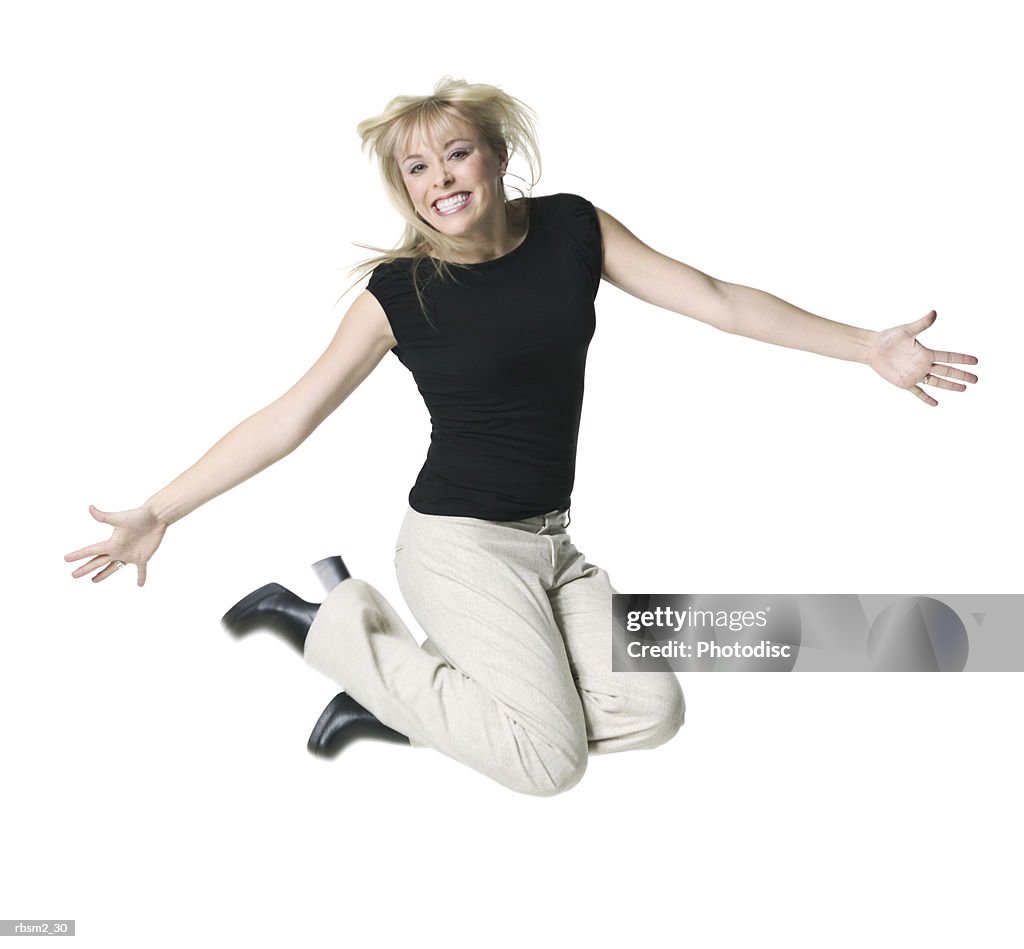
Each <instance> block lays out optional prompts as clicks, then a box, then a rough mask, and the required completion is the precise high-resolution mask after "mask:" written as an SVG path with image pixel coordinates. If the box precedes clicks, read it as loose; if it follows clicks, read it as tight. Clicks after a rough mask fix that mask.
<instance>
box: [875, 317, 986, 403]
mask: <svg viewBox="0 0 1024 949" xmlns="http://www.w3.org/2000/svg"><path fill="white" fill-rule="evenodd" d="M935 318H936V313H935V311H934V310H931V311H930V312H929V313H926V314H925V315H924V316H922V317H921V319H919V320H917V321H916V322H914V323H904V324H903V325H902V326H894V327H893V328H892V329H888V330H883V331H882V332H881V333H878V334H877V335H876V337H875V341H874V343H873V344H872V346H871V349H870V350H869V352H868V357H867V364H868V365H869V366H870V367H871V368H872V369H874V370H875V372H877V373H878V374H879V375H880V376H881V377H882V378H883V379H885V380H887V381H888V382H891V383H892V384H893V385H895V386H899V387H900V388H901V389H909V390H910V391H911V392H913V393H914V395H916V396H917V397H918V398H919V399H921V401H922V402H925V403H926V404H927V405H938V404H939V403H938V402H937V401H936V400H935V399H933V398H932V397H931V396H930V395H928V393H927V392H925V391H924V389H922V388H921V386H922V385H928V386H935V387H936V388H938V389H951V390H953V391H954V392H963V391H964V390H965V389H966V388H967V386H965V385H963V384H962V383H964V382H977V381H978V377H977V376H976V375H974V374H973V373H970V372H964V370H962V369H954V368H953V367H952V366H946V365H943V363H963V364H966V365H969V366H973V365H975V364H976V363H977V362H978V360H977V358H976V357H975V356H968V355H966V354H965V353H949V352H941V351H938V350H934V349H929V348H928V347H927V346H922V345H921V343H919V342H918V341H917V339H916V338H915V337H916V336H917V335H918V333H923V332H924V331H925V330H926V329H928V327H929V326H931V325H932V323H934V322H935ZM951 379H955V380H958V381H956V382H951V381H950V380H951Z"/></svg>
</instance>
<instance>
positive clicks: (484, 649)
mask: <svg viewBox="0 0 1024 949" xmlns="http://www.w3.org/2000/svg"><path fill="white" fill-rule="evenodd" d="M530 114H531V113H530V110H529V109H528V108H527V107H526V106H525V105H524V104H523V103H521V102H519V101H518V100H516V99H514V98H512V97H511V96H508V95H507V94H505V93H504V92H502V91H501V90H499V89H497V88H495V87H493V86H488V85H470V84H467V83H464V82H461V81H454V80H450V79H447V78H446V79H444V80H442V81H441V82H440V83H439V84H438V85H437V86H436V87H435V90H434V93H433V95H432V96H427V97H399V98H396V99H394V100H392V101H391V102H390V103H389V105H388V107H387V108H386V109H385V111H384V112H383V113H381V114H380V115H378V116H376V117H374V118H371V119H368V120H366V121H365V122H363V123H361V124H360V126H359V133H360V135H361V136H362V139H363V144H364V147H368V148H369V149H370V150H371V152H372V153H373V154H374V155H375V156H376V158H377V160H378V162H379V165H380V170H381V173H382V176H383V179H384V182H385V186H386V189H387V191H388V193H389V196H390V198H391V200H392V203H393V204H394V205H395V207H396V208H397V209H398V211H399V212H400V213H401V214H402V216H403V218H404V219H405V221H406V233H405V239H404V241H403V243H402V244H401V246H400V247H398V248H396V249H395V250H393V251H390V252H387V253H383V254H381V255H380V256H378V257H375V258H373V259H371V260H369V261H367V262H365V263H364V265H363V267H362V274H363V275H365V273H367V272H370V271H372V273H371V276H370V280H369V282H368V284H367V288H366V289H365V290H364V291H363V292H362V293H360V295H359V296H358V297H357V298H356V300H355V301H354V302H353V304H352V305H351V307H350V308H349V310H348V312H347V313H346V315H345V317H344V319H343V320H342V322H341V325H340V327H339V329H338V331H337V334H336V336H335V338H334V340H333V341H332V342H331V344H330V345H329V346H328V348H327V349H326V351H325V352H324V353H323V355H322V356H321V357H320V358H319V360H318V361H317V362H316V363H315V364H314V365H313V367H312V368H311V369H310V370H309V371H308V372H307V373H306V374H305V375H304V376H303V377H302V378H301V379H300V380H299V381H298V382H297V383H296V384H295V385H294V386H293V387H292V388H291V389H290V390H289V391H288V392H286V393H285V394H284V395H283V396H281V398H279V399H278V400H277V401H275V402H274V403H272V404H270V405H268V406H267V407H266V408H264V409H262V410H261V411H260V412H258V413H256V414H255V415H254V416H252V417H251V418H249V419H246V420H245V421H244V422H242V423H241V424H240V425H239V426H237V427H236V428H235V429H233V430H232V431H231V432H229V433H228V434H227V435H225V436H224V438H222V439H221V440H220V441H219V442H218V443H217V444H216V445H214V446H213V447H212V448H211V449H210V450H209V451H208V452H207V453H206V454H205V455H204V456H203V457H202V458H201V459H200V460H199V461H198V462H196V464H194V465H193V466H192V467H191V468H189V469H188V470H187V471H185V472H184V473H183V474H181V475H180V476H179V477H178V478H177V479H175V480H174V481H173V482H171V483H170V484H169V485H168V486H167V487H165V488H163V489H162V490H161V491H159V492H157V494H155V495H154V496H153V497H152V498H150V499H149V500H148V501H147V502H146V503H145V504H144V505H143V506H142V507H140V508H137V509H135V510H131V511H123V512H119V513H106V512H101V511H99V510H97V509H96V508H93V507H91V508H90V511H91V512H92V515H93V517H94V518H95V519H96V520H98V521H100V522H102V523H105V524H109V525H111V526H112V527H113V528H114V531H113V535H112V536H111V538H110V539H109V540H107V541H104V542H101V543H98V544H93V545H91V546H89V547H85V548H83V549H81V550H77V551H75V552H73V553H70V554H67V555H66V557H65V559H66V560H68V561H77V560H83V559H85V558H91V559H89V560H88V562H87V563H85V564H83V565H82V566H80V567H78V568H77V569H76V570H75V571H74V572H73V574H72V575H73V576H75V577H82V576H86V575H87V574H90V573H94V572H96V575H95V576H94V577H93V580H94V581H101V580H104V579H106V578H107V577H109V576H110V575H112V574H113V573H114V572H115V571H116V570H118V569H119V568H120V567H122V566H124V565H125V564H127V563H134V564H136V566H137V569H138V584H139V585H140V586H142V585H143V584H144V583H145V581H146V570H147V564H148V562H149V560H150V558H151V557H152V556H153V554H154V552H155V551H156V550H157V548H158V547H159V545H160V542H161V540H162V538H163V535H164V532H165V531H166V529H167V527H168V526H169V525H170V524H173V523H174V522H175V521H177V520H179V519H180V518H181V517H184V516H185V515H186V514H188V513H189V512H191V511H193V510H195V509H196V508H197V507H199V506H200V505H201V504H203V503H205V502H206V501H208V500H210V499H211V498H213V497H216V496H217V495H219V494H221V493H223V492H224V491H227V490H228V489H230V488H232V487H234V486H235V485H237V484H239V483H241V482H242V481H245V480H246V479H247V478H249V477H251V476H252V475H254V474H256V473H257V472H259V471H261V470H263V469H264V468H266V467H267V466H269V465H271V464H273V463H274V462H276V461H278V460H279V459H281V458H283V457H284V456H285V455H287V454H289V453H290V452H291V451H293V450H294V449H295V448H296V447H298V445H299V444H301V443H302V442H303V441H304V440H305V439H306V438H307V437H308V436H309V435H310V434H311V433H312V432H313V430H314V429H315V428H316V427H317V426H318V425H319V424H320V423H321V422H322V421H323V420H324V419H325V418H327V416H328V415H330V414H331V413H332V412H333V411H334V410H335V409H336V408H337V407H338V406H339V405H340V404H341V403H342V402H343V401H344V400H345V399H346V398H347V397H348V396H349V395H350V394H351V393H352V391H353V390H354V389H355V388H356V387H357V386H358V385H359V384H360V383H361V382H362V381H363V380H364V379H365V378H366V377H367V376H368V375H369V373H370V372H371V371H372V370H373V369H374V367H375V366H376V365H377V364H378V363H379V362H380V361H381V359H383V357H384V355H385V354H386V353H387V352H388V351H389V350H390V351H394V353H395V354H396V356H398V358H399V359H400V360H401V361H402V363H403V364H404V365H405V366H406V367H407V368H408V369H409V370H410V371H411V372H412V373H413V375H414V377H415V380H416V383H417V385H418V387H419V389H420V392H421V394H422V395H423V397H424V400H425V402H426V404H427V406H428V408H429V410H430V415H431V419H432V425H433V431H432V435H431V444H430V448H429V451H428V454H427V459H426V462H425V463H424V465H423V468H422V470H421V471H420V473H419V476H418V478H417V480H416V483H415V485H414V486H413V488H412V490H411V492H410V494H409V508H408V510H407V512H406V516H405V520H404V521H403V524H402V527H401V530H400V532H399V536H398V540H397V544H396V548H395V566H396V570H397V574H398V580H399V586H400V588H401V591H402V594H403V596H404V597H405V598H406V600H407V602H408V605H409V607H410V609H411V610H412V613H413V615H414V616H415V617H416V619H417V621H418V622H419V623H420V624H421V625H422V626H423V628H424V630H425V631H426V632H427V635H428V638H427V640H426V641H425V642H424V643H423V645H422V646H419V645H417V643H416V640H415V639H414V638H413V637H412V635H411V634H410V633H409V631H408V629H407V628H406V627H405V625H404V624H403V623H402V621H401V620H400V618H399V617H398V616H397V615H396V614H395V612H394V611H393V609H392V608H391V606H390V605H389V604H388V603H387V602H386V601H385V600H384V599H383V597H381V595H380V594H379V593H378V592H377V591H376V590H375V589H374V588H373V587H372V586H370V585H369V584H367V583H365V582H363V581H361V580H357V579H353V578H350V577H349V576H348V572H347V570H346V569H345V567H344V564H343V562H342V561H341V558H340V557H334V558H328V559H327V560H325V561H321V562H320V563H319V564H317V565H316V567H317V568H318V572H320V574H321V576H322V577H323V578H324V579H325V580H326V582H327V586H328V589H329V592H328V595H327V597H326V599H325V600H324V602H323V604H321V605H319V606H318V605H317V604H315V603H308V602H306V601H303V600H301V599H299V598H298V597H297V596H295V595H294V594H292V593H291V592H290V591H289V590H286V589H285V588H284V587H281V586H279V585H277V584H268V585H267V586H265V587H261V588H260V589H258V590H256V591H254V592H253V593H251V594H249V596H247V597H245V598H244V599H242V600H241V601H240V602H239V603H237V604H236V605H235V606H234V607H232V608H231V609H230V610H229V611H228V613H227V614H226V615H225V617H224V622H225V624H226V625H227V626H228V627H229V628H230V629H232V630H233V631H235V632H238V633H241V632H245V631H246V630H248V629H250V628H253V627H254V626H259V625H272V626H274V627H275V628H276V629H277V630H278V631H279V632H281V633H282V634H283V635H284V636H285V638H287V639H288V640H289V641H290V642H291V643H292V644H293V645H295V646H296V647H297V648H299V649H300V650H302V652H303V655H304V657H305V659H306V661H307V662H308V663H309V664H310V665H312V666H313V667H314V668H317V669H319V670H320V671H322V672H324V673H326V674H327V675H329V676H330V677H331V678H332V679H334V680H335V681H336V682H337V683H339V684H340V685H341V686H342V687H343V688H344V689H345V691H344V692H343V693H341V694H340V695H339V696H337V697H336V698H335V700H334V701H332V703H331V704H330V705H329V706H328V707H327V709H326V710H325V711H324V714H323V715H322V716H321V719H320V721H319V722H318V723H317V727H316V728H315V729H314V732H313V735H312V736H311V738H310V748H311V749H312V750H314V751H320V752H327V751H329V750H331V749H332V748H333V747H336V746H337V744H338V743H339V742H342V741H344V740H347V739H348V738H350V737H352V735H353V734H356V733H363V734H365V733H377V734H380V735H390V736H393V737H397V738H399V739H400V740H406V741H408V742H409V743H410V744H413V745H416V746H429V747H432V748H435V749H437V750H440V751H442V752H444V753H445V754H448V755H450V756H451V757H453V758H455V759H457V760H459V761H462V762H464V763H466V764H468V765H470V766H472V767H474V768H476V769H477V770H479V771H481V772H483V773H484V774H487V775H489V776H490V777H492V778H494V779H495V780H498V781H500V782H502V783H503V784H505V785H506V786H508V787H510V788H513V789H515V790H518V791H522V792H525V793H530V794H542V795H548V794H554V793H558V792H560V791H564V790H567V789H568V788H571V787H573V786H574V785H575V784H576V783H577V782H578V781H579V779H580V778H581V776H582V774H583V772H584V770H585V768H586V763H587V757H588V754H589V753H601V752H611V751H619V750H626V749H630V748H650V747H654V746H657V745H659V744H662V743H663V742H665V741H667V740H668V739H669V738H671V737H672V736H673V735H674V734H675V732H676V731H677V729H678V728H679V726H680V725H681V724H682V721H683V717H684V702H683V697H682V693H681V691H680V688H679V684H678V680H677V678H676V676H675V675H674V674H673V673H672V672H669V671H666V672H664V673H651V672H644V673H626V672H612V661H611V651H612V643H611V636H610V617H611V597H612V594H613V592H614V591H613V588H612V586H611V584H610V582H609V578H608V575H607V573H606V572H605V571H604V570H602V569H601V568H600V567H597V566H595V565H594V564H591V563H589V562H588V561H587V560H586V559H585V558H584V556H583V555H582V554H581V553H580V551H579V550H578V549H577V548H576V547H575V546H574V545H573V544H572V541H571V539H570V537H569V535H568V533H567V530H566V528H567V526H568V523H569V517H568V514H569V505H570V494H571V490H572V486H573V480H574V477H575V459H576V438H577V433H578V427H579V420H580V410H581V405H582V395H583V377H584V368H585V363H586V354H587V348H588V346H589V343H590V339H591V337H592V335H593V332H594V307H593V302H594V297H595V295H596V293H597V289H598V286H599V284H600V280H601V279H602V278H603V279H605V280H607V281H609V282H610V283H612V284H614V285H615V286H618V287H619V288H621V289H623V290H625V291H627V292H628V293H631V294H632V295H634V296H636V297H638V298H639V299H641V300H645V301H647V302H649V303H653V304H655V305H657V306H661V307H665V308H667V309H670V310H674V311H676V312H679V313H683V314H685V315H687V316H691V317H693V318H695V319H698V320H701V321H703V322H707V323H710V324H711V325H713V326H715V327H717V328H718V329H722V330H724V331H726V332H729V333H735V334H739V335H743V336H748V337H752V338H755V339H760V340H763V341H765V342H770V343H775V344H777V345H781V346H788V347H793V348H797V349H803V350H808V351H810V352H816V353H820V354H822V355H827V356H832V357H835V358H839V359H846V360H853V361H859V362H864V363H867V364H868V365H869V366H871V367H872V368H873V369H874V370H875V371H876V372H877V373H878V374H879V375H881V376H882V377H883V378H884V379H886V380H888V381H889V382H891V383H893V384H895V385H897V386H900V387H901V388H905V389H909V390H910V391H911V392H913V393H914V395H916V396H917V397H918V398H920V399H921V400H922V401H924V402H925V403H926V404H929V405H935V404H936V402H935V400H934V399H933V398H932V397H931V396H930V395H928V394H927V393H925V391H924V390H923V389H922V388H921V385H928V386H931V387H934V388H943V389H949V390H958V391H962V390H964V389H966V385H964V383H966V382H972V383H973V382H976V381H977V379H976V377H975V376H974V375H972V374H971V373H968V372H965V371H963V370H960V369H957V368H954V367H953V366H950V365H945V364H946V363H970V364H973V363H976V362H977V360H976V359H975V358H974V357H973V356H967V355H963V354H960V353H948V352H935V351H932V350H930V349H927V348H926V347H924V346H922V345H921V344H920V343H919V342H918V341H917V340H916V339H915V337H916V335H917V334H918V333H920V332H921V331H922V330H924V329H926V328H927V327H928V326H930V325H931V324H932V323H933V322H934V320H935V316H936V314H935V312H934V311H932V312H930V313H929V314H927V315H926V316H924V317H922V318H921V319H920V320H918V321H916V322H914V323H911V324H907V325H904V326H898V327H895V328H893V329H890V330H886V331H885V332H880V333H879V332H872V331H870V330H866V329H859V328H856V327H852V326H847V325H844V324H841V323H835V322H832V321H830V320H826V319H822V318H821V317H818V316H814V315H812V314H810V313H806V312H805V311H803V310H800V309H798V308H796V307H794V306H792V305H791V304H789V303H786V302H785V301H783V300H780V299H778V298H777V297H773V296H771V295H770V294H766V293H763V292H762V291H759V290H754V289H752V288H749V287H744V286H740V285H736V284H730V283H726V282H723V281H720V280H716V279H714V278H712V277H710V276H708V275H706V274H704V273H701V272H700V271H697V270H694V269H692V268H690V267H688V266H686V265H685V264H683V263H680V262H679V261H676V260H673V259H671V258H669V257H666V256H664V255H662V254H659V253H657V252H656V251H654V250H652V249H651V248H650V247H648V246H647V245H645V244H644V243H642V242H641V241H640V240H638V239H637V238H636V237H635V236H634V235H633V234H632V233H630V231H628V230H627V229H626V228H625V227H624V226H623V225H622V224H620V223H619V222H618V221H617V220H616V219H615V218H614V217H612V216H611V215H610V214H608V213H606V212H605V211H603V210H601V209H599V208H595V207H594V206H593V205H592V204H591V203H590V202H589V201H587V200H586V199H585V198H583V197H581V196H578V195H574V194H557V195H547V196H544V197H522V198H520V199H516V200H512V201H509V200H508V198H507V196H506V193H505V187H504V183H503V180H502V179H503V177H504V176H505V174H506V169H507V165H508V160H509V156H510V154H513V153H516V152H517V151H519V152H522V153H523V154H524V156H525V157H526V159H527V161H528V162H529V164H530V168H531V179H532V180H531V182H530V187H531V188H532V185H533V183H534V182H535V181H536V179H537V178H538V177H539V167H540V163H539V158H538V153H537V148H536V140H535V134H534V130H533V124H532V121H531V118H530ZM97 571H98V572H97Z"/></svg>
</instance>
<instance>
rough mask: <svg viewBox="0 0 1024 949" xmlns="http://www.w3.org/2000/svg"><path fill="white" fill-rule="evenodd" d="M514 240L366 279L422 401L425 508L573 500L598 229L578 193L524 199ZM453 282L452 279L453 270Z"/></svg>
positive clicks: (481, 512) (483, 510)
mask: <svg viewBox="0 0 1024 949" xmlns="http://www.w3.org/2000/svg"><path fill="white" fill-rule="evenodd" d="M527 201H528V207H529V229H528V231H527V234H526V237H525V239H524V240H523V242H522V243H521V244H519V246H518V247H516V248H515V249H514V250H512V251H511V252H510V253H508V254H506V255H505V256H503V257H499V258H497V259H495V260H488V261H484V262H483V263H479V264H459V265H450V266H451V272H452V277H453V278H454V280H453V279H451V278H449V279H443V280H442V279H441V278H440V277H438V275H437V274H436V272H435V271H434V266H433V263H432V262H431V261H429V260H425V261H422V262H421V263H420V265H419V269H418V272H417V280H418V281H419V282H420V289H421V292H422V294H423V297H424V299H425V300H426V303H427V315H428V316H429V317H430V319H429V321H428V319H427V317H426V316H425V315H424V313H423V311H422V310H421V308H420V305H419V301H418V300H417V297H416V291H415V289H414V287H413V284H412V276H411V273H412V258H409V257H403V258H399V259H398V260H396V261H393V262H392V263H390V264H381V265H380V266H378V267H377V268H376V269H375V270H374V271H373V274H372V275H371V277H370V281H369V283H368V284H367V290H369V291H370V292H371V293H372V294H373V295H374V296H375V297H376V298H377V300H378V301H379V302H380V305H381V306H382V307H383V309H384V312H385V314H386V315H387V318H388V321H389V322H390V324H391V332H392V334H393V335H394V337H395V339H396V340H397V345H395V347H394V348H393V350H392V352H394V353H395V355H396V356H397V357H398V358H399V359H400V360H401V362H402V364H403V365H404V366H405V367H406V368H407V369H409V371H410V372H412V374H413V377H414V378H415V380H416V385H417V387H418V388H419V390H420V394H421V395H422V396H423V400H424V402H426V405H427V409H428V410H429V412H430V419H431V425H432V431H431V436H430V448H429V450H428V452H427V459H426V462H425V463H424V465H423V467H422V469H421V470H420V473H419V476H418V478H417V479H416V483H415V484H414V485H413V488H412V490H411V491H410V492H409V504H410V505H411V506H412V507H413V509H414V510H416V511H419V512H420V513H421V514H445V515H454V516H459V517H478V518H484V519H486V520H495V521H503V520H519V519H521V518H526V517H533V516H534V515H537V514H544V513H547V512H549V511H553V510H556V509H558V510H561V509H565V508H568V507H569V502H570V495H571V493H572V487H573V481H574V479H575V473H576V440H577V436H578V434H579V423H580V411H581V408H582V405H583V376H584V370H585V367H586V359H587V347H588V346H589V344H590V340H591V338H592V337H593V335H594V328H595V314H594V299H595V297H596V296H597V290H598V287H599V286H600V283H601V261H602V254H601V232H600V226H599V224H598V220H597V212H596V211H595V210H594V206H593V204H591V203H590V202H589V201H588V200H587V199H586V198H582V197H580V196H579V195H575V194H552V195H545V196H543V197H534V198H528V199H527ZM455 281H457V282H455Z"/></svg>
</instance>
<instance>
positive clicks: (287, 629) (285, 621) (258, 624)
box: [221, 583, 320, 654]
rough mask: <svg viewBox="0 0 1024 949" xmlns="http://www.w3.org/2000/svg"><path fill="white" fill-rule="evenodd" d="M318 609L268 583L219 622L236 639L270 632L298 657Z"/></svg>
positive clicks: (238, 603)
mask: <svg viewBox="0 0 1024 949" xmlns="http://www.w3.org/2000/svg"><path fill="white" fill-rule="evenodd" d="M318 609H320V604H319V603H309V602H307V601H306V600H303V599H302V598H301V597H298V596H296V595H295V594H294V593H292V591H291V590H288V589H286V588H285V587H283V586H281V584H280V583H268V584H267V585H266V586H263V587H260V588H259V589H258V590H254V591H253V592H252V593H250V594H249V595H248V596H247V597H244V598H243V599H241V600H239V601H238V602H237V603H236V604H235V605H234V606H233V607H231V609H230V610H228V611H227V612H226V613H225V614H224V616H223V617H222V618H221V622H222V623H223V624H224V625H225V626H226V627H227V628H228V629H229V630H231V632H232V633H234V634H235V635H236V636H242V635H244V634H245V633H248V632H249V631H250V630H253V629H271V630H273V631H274V632H275V633H277V634H278V635H280V636H281V637H282V638H283V639H285V640H286V641H287V642H289V643H291V645H292V646H294V647H295V648H296V649H297V650H298V651H299V653H300V654H301V653H302V650H303V647H304V646H305V644H306V633H308V632H309V627H310V625H311V624H312V622H313V617H314V616H316V613H317V610H318Z"/></svg>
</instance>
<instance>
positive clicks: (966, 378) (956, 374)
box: [931, 363, 978, 389]
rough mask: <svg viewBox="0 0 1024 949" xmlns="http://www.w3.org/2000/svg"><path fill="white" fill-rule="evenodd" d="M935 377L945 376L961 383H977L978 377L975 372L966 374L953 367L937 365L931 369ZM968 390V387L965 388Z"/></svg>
mask: <svg viewBox="0 0 1024 949" xmlns="http://www.w3.org/2000/svg"><path fill="white" fill-rule="evenodd" d="M931 374H932V375H933V376H945V377H946V378H947V379H959V380H960V381H961V382H977V381H978V377H977V376H976V375H975V374H974V373H973V372H964V371H963V369H954V368H953V367H952V366H940V365H939V364H938V363H936V364H935V365H934V366H932V368H931ZM964 388H965V389H966V388H967V387H966V386H964Z"/></svg>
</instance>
